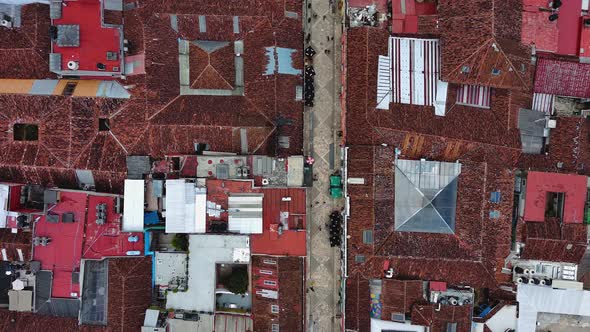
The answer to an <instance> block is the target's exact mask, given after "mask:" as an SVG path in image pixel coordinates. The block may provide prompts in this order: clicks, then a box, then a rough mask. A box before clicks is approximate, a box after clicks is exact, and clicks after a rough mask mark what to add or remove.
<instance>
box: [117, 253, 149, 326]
mask: <svg viewBox="0 0 590 332" xmlns="http://www.w3.org/2000/svg"><path fill="white" fill-rule="evenodd" d="M108 289H109V303H108V309H107V315H108V325H107V326H108V327H109V330H110V331H113V332H114V331H120V332H126V331H138V330H140V329H141V326H142V325H143V320H144V317H145V310H146V309H147V308H148V307H149V306H150V305H151V299H152V259H151V257H149V256H148V257H130V258H113V259H109V285H108Z"/></svg>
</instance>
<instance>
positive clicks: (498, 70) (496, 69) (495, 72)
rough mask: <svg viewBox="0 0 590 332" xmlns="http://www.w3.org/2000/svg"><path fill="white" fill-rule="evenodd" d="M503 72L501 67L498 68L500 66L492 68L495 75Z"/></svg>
mask: <svg viewBox="0 0 590 332" xmlns="http://www.w3.org/2000/svg"><path fill="white" fill-rule="evenodd" d="M501 73H502V71H501V70H500V69H498V68H494V69H492V75H494V76H498V75H500V74H501Z"/></svg>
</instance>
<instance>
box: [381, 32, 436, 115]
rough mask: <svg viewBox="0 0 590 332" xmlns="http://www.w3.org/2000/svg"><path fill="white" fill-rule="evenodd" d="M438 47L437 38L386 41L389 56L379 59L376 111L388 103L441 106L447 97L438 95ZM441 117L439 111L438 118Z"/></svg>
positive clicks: (385, 106)
mask: <svg viewBox="0 0 590 332" xmlns="http://www.w3.org/2000/svg"><path fill="white" fill-rule="evenodd" d="M439 81H440V46H439V43H438V39H417V38H400V37H390V38H389V54H388V56H379V69H378V74H377V108H378V109H389V103H392V102H393V103H398V104H410V105H424V106H435V104H437V105H438V106H439V108H440V104H441V103H442V105H444V103H445V102H446V94H445V95H444V96H442V95H441V96H438V101H437V89H438V86H440V84H439ZM445 92H446V91H445ZM439 114H444V109H443V110H438V111H437V115H439Z"/></svg>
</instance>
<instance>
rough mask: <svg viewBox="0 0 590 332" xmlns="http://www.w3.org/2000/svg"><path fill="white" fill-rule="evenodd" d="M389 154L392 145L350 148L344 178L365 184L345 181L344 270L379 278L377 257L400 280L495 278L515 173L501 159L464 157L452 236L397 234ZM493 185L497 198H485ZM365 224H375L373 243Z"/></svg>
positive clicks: (485, 281)
mask: <svg viewBox="0 0 590 332" xmlns="http://www.w3.org/2000/svg"><path fill="white" fill-rule="evenodd" d="M393 159H394V155H393V148H391V147H360V146H359V147H356V146H353V147H351V148H350V149H349V159H348V160H349V169H348V174H349V176H350V177H362V178H364V179H365V181H366V182H365V183H366V184H365V185H354V186H352V185H351V186H349V195H350V197H351V208H350V213H351V215H350V222H349V228H348V234H349V235H350V239H349V241H348V248H349V255H348V258H349V262H348V264H349V270H350V271H364V273H368V272H370V275H371V276H372V277H377V278H380V277H381V274H382V272H380V270H381V266H382V262H383V260H384V259H388V258H391V260H392V263H393V267H394V270H395V271H396V272H397V273H399V275H400V276H403V277H404V278H415V279H421V280H442V281H448V282H449V283H451V284H465V283H467V284H471V285H481V286H484V285H488V286H489V285H493V284H495V283H496V281H495V273H496V272H495V271H499V270H500V267H501V265H502V264H503V259H504V257H506V255H507V254H508V253H509V251H510V241H509V240H506V239H509V234H510V231H511V229H510V222H509V221H510V220H511V211H512V195H513V193H512V192H513V183H514V174H513V172H512V171H511V170H509V169H504V168H503V166H502V165H497V164H491V163H478V162H470V161H468V160H462V172H461V175H460V176H459V187H458V194H457V200H458V206H457V216H456V232H455V234H454V235H441V234H429V233H406V232H395V231H393V229H392V225H393V220H394V212H395V211H394V209H393V207H394V199H395V197H394V195H395V183H394V174H393V167H392V166H391V165H392V163H393ZM484 179H485V180H484ZM495 191H499V192H500V193H501V197H502V199H501V202H500V203H490V202H489V197H490V195H491V193H492V192H495ZM475 193H477V194H475ZM492 210H494V211H498V212H499V213H500V217H499V218H498V219H491V218H490V217H489V214H490V211H492ZM474 220H479V222H476V223H474V222H473V221H474ZM366 229H369V230H370V229H373V230H374V239H375V240H374V244H373V245H369V244H364V243H363V241H362V233H363V230H366ZM356 255H364V256H366V258H367V260H369V258H371V257H373V256H375V262H371V263H370V264H368V263H366V264H359V263H356V262H355V256H356Z"/></svg>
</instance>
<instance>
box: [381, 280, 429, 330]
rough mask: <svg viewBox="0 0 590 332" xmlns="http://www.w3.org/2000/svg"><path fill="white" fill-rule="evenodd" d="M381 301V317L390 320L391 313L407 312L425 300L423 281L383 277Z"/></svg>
mask: <svg viewBox="0 0 590 332" xmlns="http://www.w3.org/2000/svg"><path fill="white" fill-rule="evenodd" d="M381 301H382V303H383V307H382V311H381V317H382V319H384V320H390V319H391V315H392V314H393V313H407V314H409V313H410V312H411V311H412V306H414V305H415V304H422V303H425V302H426V299H425V298H424V285H423V282H422V281H421V280H391V279H383V284H382V291H381Z"/></svg>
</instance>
